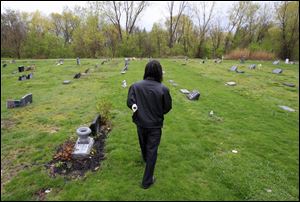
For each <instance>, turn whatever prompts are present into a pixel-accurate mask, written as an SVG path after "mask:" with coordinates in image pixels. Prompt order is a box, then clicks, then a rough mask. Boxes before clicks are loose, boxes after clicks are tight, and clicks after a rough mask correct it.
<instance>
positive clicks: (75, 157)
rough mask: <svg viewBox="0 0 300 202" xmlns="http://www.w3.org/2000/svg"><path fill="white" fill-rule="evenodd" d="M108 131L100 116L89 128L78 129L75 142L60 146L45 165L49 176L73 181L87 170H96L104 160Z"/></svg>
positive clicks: (70, 141) (106, 124)
mask: <svg viewBox="0 0 300 202" xmlns="http://www.w3.org/2000/svg"><path fill="white" fill-rule="evenodd" d="M110 130H111V128H110V125H109V124H108V123H103V122H102V121H101V116H100V115H97V116H96V118H95V119H94V120H93V122H92V123H91V124H90V126H89V127H80V128H78V129H77V131H76V132H77V134H78V136H79V138H78V139H77V141H76V142H75V141H73V140H67V141H66V142H65V143H63V144H61V145H60V146H59V147H58V148H57V151H56V154H55V155H54V156H53V160H51V161H50V162H49V163H47V164H46V165H45V166H46V168H47V169H49V174H50V176H52V177H55V176H56V175H63V176H65V177H67V178H70V179H74V178H77V177H82V176H84V174H85V173H86V172H87V171H89V170H91V171H96V170H98V169H99V167H100V164H101V162H102V161H103V160H104V159H105V154H104V146H105V139H106V137H107V135H108V132H109V131H110Z"/></svg>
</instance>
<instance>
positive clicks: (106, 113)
mask: <svg viewBox="0 0 300 202" xmlns="http://www.w3.org/2000/svg"><path fill="white" fill-rule="evenodd" d="M96 108H97V111H98V113H99V114H100V115H101V124H103V125H106V124H107V123H108V121H109V120H111V117H112V114H111V108H112V104H111V102H109V101H108V100H106V99H101V100H100V101H98V103H97V105H96Z"/></svg>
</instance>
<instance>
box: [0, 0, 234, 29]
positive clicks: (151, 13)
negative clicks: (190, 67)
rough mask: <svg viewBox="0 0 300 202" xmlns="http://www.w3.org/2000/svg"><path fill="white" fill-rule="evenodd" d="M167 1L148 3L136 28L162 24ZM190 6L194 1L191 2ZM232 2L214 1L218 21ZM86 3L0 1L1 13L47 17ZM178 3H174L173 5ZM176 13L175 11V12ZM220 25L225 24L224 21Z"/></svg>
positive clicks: (223, 18)
mask: <svg viewBox="0 0 300 202" xmlns="http://www.w3.org/2000/svg"><path fill="white" fill-rule="evenodd" d="M167 2H168V1H149V3H150V6H149V7H148V8H147V9H146V10H145V11H144V12H143V13H142V15H141V16H140V18H139V20H138V21H137V24H136V25H137V26H139V27H140V28H142V29H143V28H144V27H145V28H146V30H147V31H150V30H151V29H152V25H153V23H154V22H158V23H163V22H164V21H165V18H166V17H167V15H168V12H167ZM191 3H192V4H194V3H196V1H192V2H191ZM233 3H234V1H216V14H217V16H219V19H222V20H226V19H227V10H228V8H230V7H231V5H232V4H233ZM86 4H87V1H1V12H2V11H4V9H5V8H11V9H14V10H19V11H25V12H34V11H36V10H39V11H41V12H42V13H44V14H46V15H49V14H50V13H52V12H57V13H61V12H62V11H63V8H64V7H65V6H68V7H69V8H73V7H74V6H75V5H78V6H82V7H83V6H85V5H86ZM176 4H177V5H178V4H179V2H175V5H176ZM175 11H176V10H175ZM222 24H226V22H225V21H223V22H222Z"/></svg>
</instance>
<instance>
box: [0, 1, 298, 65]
mask: <svg viewBox="0 0 300 202" xmlns="http://www.w3.org/2000/svg"><path fill="white" fill-rule="evenodd" d="M216 4H217V3H216V2H205V1H203V2H187V1H181V2H178V1H169V2H167V3H166V10H167V13H165V16H166V17H165V19H163V21H162V22H157V23H154V24H153V26H152V29H151V30H150V31H146V30H145V28H140V27H139V26H137V21H138V20H142V19H143V17H142V14H143V12H145V10H146V9H148V8H149V5H150V4H149V2H147V1H89V2H87V3H86V5H85V6H83V7H80V6H77V7H75V8H73V9H70V8H68V7H65V8H64V9H63V11H62V12H61V13H55V12H53V13H51V14H50V15H47V16H46V15H44V14H42V13H41V12H39V11H35V12H32V13H27V12H20V11H18V10H12V9H5V10H4V11H3V13H1V57H12V58H70V57H81V58H100V57H171V56H188V57H192V58H217V57H219V58H220V57H222V56H226V55H230V53H232V52H233V51H239V50H248V51H249V52H251V53H255V52H261V53H270V54H272V55H273V56H274V57H276V58H281V59H285V58H290V59H292V60H299V2H298V1H282V2H268V3H264V4H262V3H260V4H259V3H255V2H251V1H239V2H233V4H232V5H231V7H230V8H229V9H228V12H227V13H226V15H224V16H221V15H220V14H219V12H218V9H216ZM153 15H155V11H153ZM123 22H124V23H123ZM224 22H226V23H224ZM123 24H125V25H123Z"/></svg>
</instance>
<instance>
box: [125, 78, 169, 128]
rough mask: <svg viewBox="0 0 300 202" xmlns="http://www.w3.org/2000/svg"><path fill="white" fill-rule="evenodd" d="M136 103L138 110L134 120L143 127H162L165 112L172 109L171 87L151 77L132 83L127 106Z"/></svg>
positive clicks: (133, 116) (133, 117)
mask: <svg viewBox="0 0 300 202" xmlns="http://www.w3.org/2000/svg"><path fill="white" fill-rule="evenodd" d="M133 104H136V105H137V107H138V110H137V111H136V112H134V114H133V115H132V121H133V122H134V123H135V124H136V125H137V126H140V127H143V128H162V127H163V121H164V114H166V113H168V112H169V111H170V110H171V109H172V98H171V95H170V93H169V89H168V88H167V87H166V86H164V85H163V84H162V83H159V82H157V81H155V80H153V79H151V78H147V79H144V80H142V81H139V82H136V83H134V84H132V85H131V86H130V88H129V91H128V98H127V106H128V107H129V108H130V109H131V107H132V105H133Z"/></svg>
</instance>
